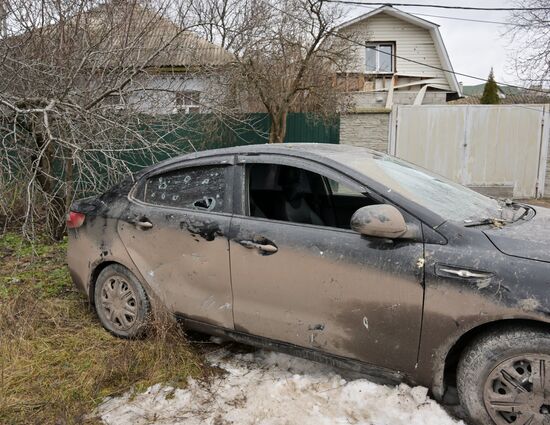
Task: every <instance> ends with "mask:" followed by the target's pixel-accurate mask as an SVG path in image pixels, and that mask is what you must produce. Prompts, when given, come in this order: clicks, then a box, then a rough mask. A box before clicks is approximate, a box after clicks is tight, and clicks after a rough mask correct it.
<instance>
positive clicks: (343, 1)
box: [326, 0, 550, 12]
mask: <svg viewBox="0 0 550 425" xmlns="http://www.w3.org/2000/svg"><path fill="white" fill-rule="evenodd" d="M326 1H327V3H341V4H351V5H358V6H392V7H393V6H400V7H403V6H406V7H430V8H437V9H453V10H485V11H494V12H514V11H523V12H528V11H531V12H533V11H540V10H550V7H475V6H450V5H445V4H420V3H383V2H365V1H359V0H326Z"/></svg>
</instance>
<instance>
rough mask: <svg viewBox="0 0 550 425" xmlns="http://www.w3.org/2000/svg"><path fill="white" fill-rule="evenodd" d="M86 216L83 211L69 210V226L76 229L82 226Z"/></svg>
mask: <svg viewBox="0 0 550 425" xmlns="http://www.w3.org/2000/svg"><path fill="white" fill-rule="evenodd" d="M85 218H86V216H85V215H84V214H82V213H79V212H76V211H71V212H69V215H68V216H67V228H68V229H76V228H78V227H80V226H82V224H83V223H84V219H85Z"/></svg>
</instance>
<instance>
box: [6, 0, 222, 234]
mask: <svg viewBox="0 0 550 425" xmlns="http://www.w3.org/2000/svg"><path fill="white" fill-rule="evenodd" d="M1 4H2V5H3V8H4V11H5V15H6V20H5V22H6V26H5V35H4V36H3V37H2V38H1V39H0V75H1V76H2V77H1V78H0V196H1V197H0V216H1V215H2V213H4V214H5V215H6V216H7V215H9V214H10V213H13V211H17V214H18V217H15V218H19V219H20V220H21V222H22V223H23V228H24V230H25V231H26V232H27V233H32V232H33V230H34V226H35V224H36V223H37V220H40V221H42V222H44V223H43V224H46V225H47V227H48V228H49V229H50V231H51V234H52V235H53V236H54V237H55V238H60V237H61V236H62V234H63V231H64V217H65V213H66V211H67V208H68V205H69V204H70V202H71V201H72V199H73V197H74V194H75V193H78V194H79V195H82V194H85V193H90V194H91V193H95V192H98V191H100V190H102V189H104V188H106V187H107V186H109V185H111V184H113V183H114V182H116V181H118V180H119V179H120V178H121V176H122V175H125V174H127V173H128V172H129V171H130V169H131V168H132V166H133V165H136V164H138V163H140V164H145V163H151V162H154V161H155V160H157V159H159V158H162V157H166V156H169V155H171V154H173V153H175V152H176V151H178V150H181V146H180V147H178V146H176V145H174V144H173V143H167V142H166V140H165V135H166V134H165V130H166V129H167V128H168V130H169V131H173V130H174V127H178V128H185V126H186V117H188V116H187V115H180V116H179V117H178V120H173V119H172V120H169V122H170V124H169V125H167V126H166V127H165V128H163V129H162V130H159V122H158V121H159V118H158V117H151V116H150V115H148V113H150V112H151V111H159V110H165V111H164V112H166V113H168V112H174V111H175V110H177V108H178V102H179V103H180V104H183V105H189V102H186V96H189V91H188V89H187V91H186V87H188V86H189V84H188V83H189V81H190V80H193V79H194V77H195V74H194V72H198V71H197V69H196V68H197V66H196V65H197V64H201V60H202V61H203V62H204V66H201V67H200V68H201V69H200V72H201V73H204V72H208V71H207V69H210V68H215V67H216V66H217V65H220V66H221V65H222V64H223V63H225V62H227V60H228V55H227V54H225V55H224V51H222V50H219V51H218V50H216V49H215V48H214V47H213V46H211V45H208V46H204V45H202V44H201V43H204V42H203V41H202V40H201V39H200V38H199V37H198V36H196V35H194V34H193V33H191V32H190V31H189V29H190V28H191V27H192V25H193V24H192V23H191V22H190V21H189V20H188V19H189V18H188V16H189V10H190V9H191V7H192V1H191V0H183V1H182V0H179V1H174V2H172V1H171V0H158V1H157V0H124V1H123V0H117V1H113V2H108V3H105V2H101V1H96V0H67V1H63V2H59V1H56V0H3V2H2V3H1ZM201 48H202V49H201ZM204 51H208V52H210V53H209V57H208V59H205V58H204ZM175 65H177V66H178V67H179V68H182V67H183V68H185V69H186V72H185V73H182V72H177V73H176V72H175V71H174V66H175ZM209 67H210V68H209ZM205 70H206V71H205ZM180 71H181V70H180ZM187 100H191V101H195V100H196V99H187ZM17 206H18V207H19V208H16V207H17ZM11 218H14V217H11Z"/></svg>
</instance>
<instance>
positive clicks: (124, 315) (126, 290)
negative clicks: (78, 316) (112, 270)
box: [100, 276, 138, 331]
mask: <svg viewBox="0 0 550 425" xmlns="http://www.w3.org/2000/svg"><path fill="white" fill-rule="evenodd" d="M100 301H101V304H100V306H101V308H102V309H103V312H104V316H105V317H106V318H107V319H108V320H109V322H111V323H112V325H113V326H114V327H115V328H116V329H118V330H121V331H127V330H129V329H130V328H131V327H132V326H134V324H135V321H136V318H137V304H138V303H137V297H136V294H135V293H134V290H133V288H132V286H131V285H130V284H129V283H128V282H127V281H126V279H125V278H123V277H122V276H112V277H110V278H109V279H107V281H106V282H105V283H104V284H103V286H102V288H101V300H100Z"/></svg>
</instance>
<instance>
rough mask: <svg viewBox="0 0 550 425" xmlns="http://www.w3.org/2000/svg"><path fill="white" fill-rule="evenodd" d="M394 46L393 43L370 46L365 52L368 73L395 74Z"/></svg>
mask: <svg viewBox="0 0 550 425" xmlns="http://www.w3.org/2000/svg"><path fill="white" fill-rule="evenodd" d="M394 57H395V56H394V45H393V44H391V43H379V44H368V45H367V47H366V52H365V59H366V62H365V63H366V68H367V72H372V73H392V72H394V66H393V59H394Z"/></svg>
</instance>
